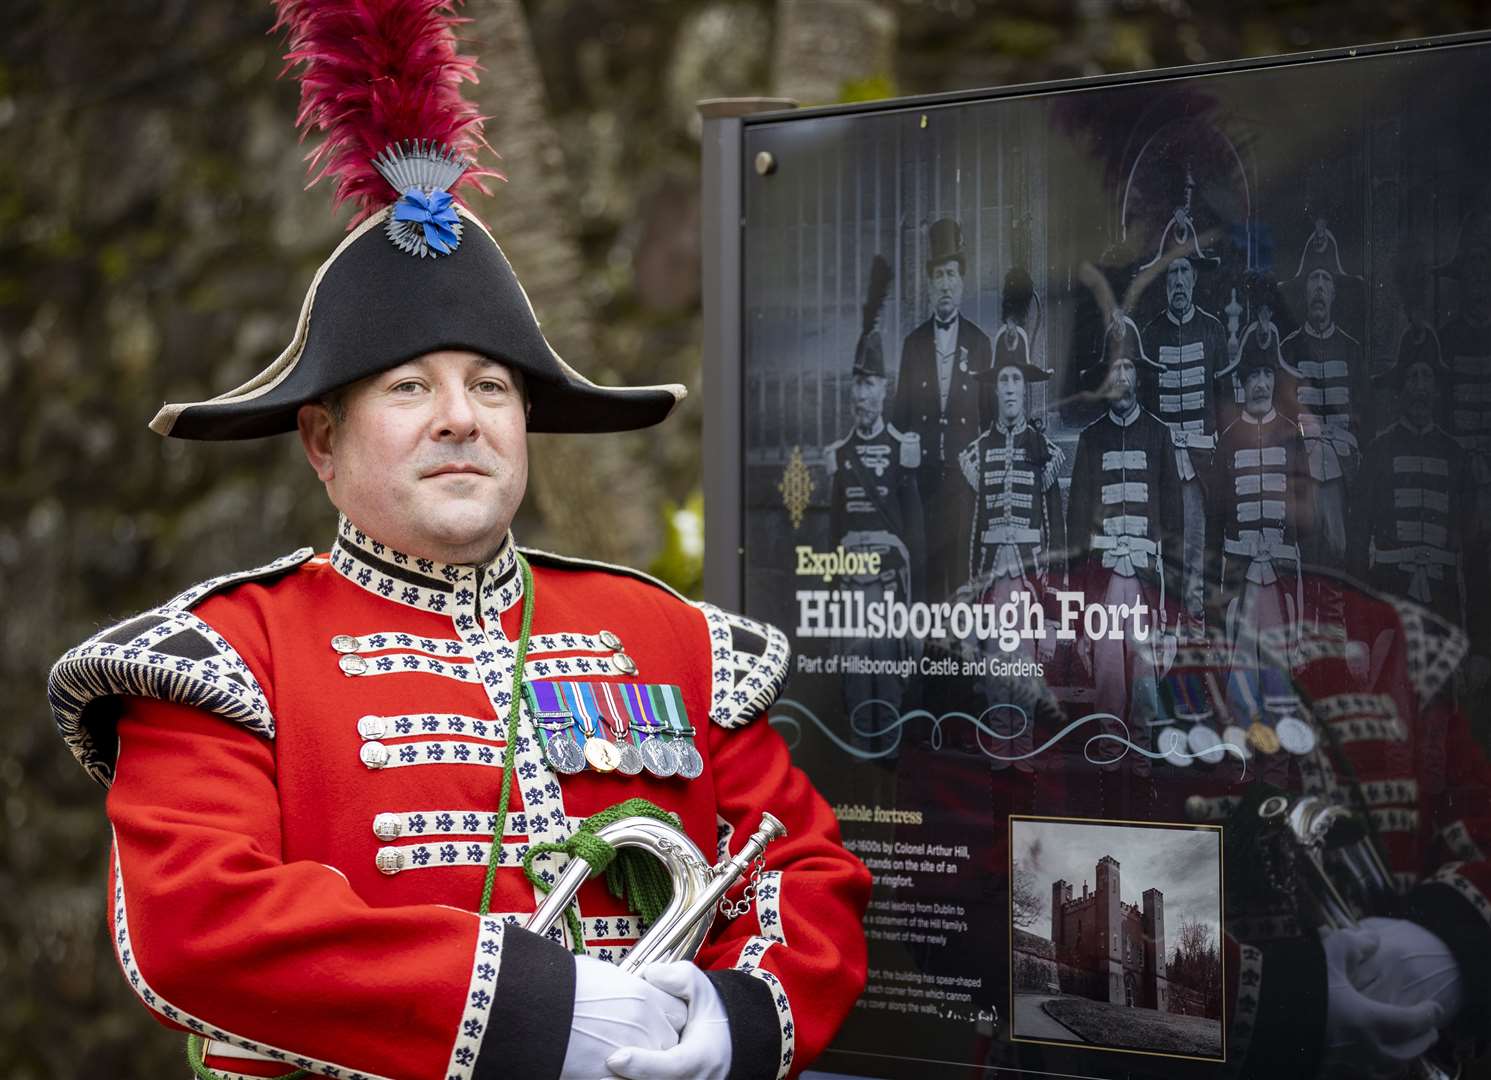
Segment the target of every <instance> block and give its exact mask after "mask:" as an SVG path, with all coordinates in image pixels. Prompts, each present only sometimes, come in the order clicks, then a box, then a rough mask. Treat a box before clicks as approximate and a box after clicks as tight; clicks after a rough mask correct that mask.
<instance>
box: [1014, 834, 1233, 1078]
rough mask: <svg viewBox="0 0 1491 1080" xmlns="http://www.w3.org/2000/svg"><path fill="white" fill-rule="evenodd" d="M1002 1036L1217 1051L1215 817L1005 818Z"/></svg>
mask: <svg viewBox="0 0 1491 1080" xmlns="http://www.w3.org/2000/svg"><path fill="white" fill-rule="evenodd" d="M1010 853H1011V858H1010V920H1011V926H1010V943H1011V957H1010V981H1011V988H1010V989H1011V1012H1012V1025H1011V1035H1012V1037H1013V1038H1015V1039H1017V1040H1030V1041H1038V1042H1059V1043H1082V1044H1086V1045H1089V1046H1092V1047H1094V1048H1104V1049H1112V1050H1127V1051H1131V1052H1141V1053H1154V1054H1165V1055H1176V1056H1183V1057H1198V1058H1206V1059H1217V1060H1220V1059H1222V1058H1224V1057H1225V1054H1224V1046H1223V1036H1222V998H1223V986H1224V983H1225V974H1224V970H1223V965H1224V960H1223V942H1222V937H1221V927H1222V881H1221V855H1222V837H1221V830H1220V829H1217V828H1214V827H1203V828H1198V827H1195V826H1189V825H1175V826H1169V825H1152V824H1134V823H1128V822H1099V821H1083V820H1053V819H1048V818H1011V819H1010Z"/></svg>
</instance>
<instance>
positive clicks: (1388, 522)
mask: <svg viewBox="0 0 1491 1080" xmlns="http://www.w3.org/2000/svg"><path fill="white" fill-rule="evenodd" d="M1453 378H1454V376H1453V372H1452V371H1451V369H1450V368H1448V367H1447V366H1446V365H1445V364H1444V361H1443V358H1442V357H1441V355H1440V342H1439V339H1438V338H1437V337H1436V336H1435V334H1434V331H1433V330H1431V329H1429V328H1428V327H1427V326H1414V327H1409V328H1408V329H1407V330H1405V331H1404V332H1403V336H1402V338H1401V340H1400V342H1399V344H1398V357H1397V361H1396V362H1395V363H1394V364H1393V366H1392V367H1391V368H1389V369H1388V370H1387V371H1384V372H1382V373H1380V374H1378V375H1377V376H1375V377H1374V380H1373V381H1374V382H1376V383H1378V384H1379V385H1381V386H1382V387H1383V388H1384V389H1385V390H1387V391H1388V392H1389V394H1390V395H1391V397H1392V398H1393V400H1395V401H1397V402H1398V404H1399V407H1400V409H1401V415H1400V416H1399V418H1398V419H1397V420H1396V421H1395V422H1394V423H1393V424H1391V425H1390V426H1389V427H1388V428H1387V429H1386V430H1384V431H1383V432H1382V434H1381V435H1379V436H1377V438H1376V439H1374V440H1373V441H1372V443H1371V444H1370V445H1369V446H1368V447H1367V449H1366V452H1365V453H1364V454H1363V455H1362V470H1361V475H1360V477H1359V478H1358V482H1357V489H1356V491H1355V492H1354V493H1353V494H1352V503H1351V509H1352V527H1351V538H1350V545H1349V549H1348V550H1349V554H1350V564H1351V570H1352V572H1353V573H1354V574H1355V575H1357V576H1358V577H1360V578H1361V579H1363V580H1364V581H1366V582H1367V583H1369V584H1370V585H1373V586H1374V587H1376V588H1379V589H1382V590H1383V591H1384V592H1387V593H1390V594H1393V595H1397V596H1406V597H1407V598H1408V599H1410V600H1413V601H1414V602H1416V603H1419V604H1422V605H1424V606H1425V607H1427V608H1428V609H1429V610H1431V611H1433V612H1434V613H1435V614H1437V615H1439V616H1441V617H1442V618H1444V619H1446V620H1448V621H1449V622H1451V623H1455V624H1458V625H1460V626H1465V625H1466V623H1467V621H1469V622H1471V623H1472V624H1474V629H1475V631H1477V632H1484V630H1485V629H1486V627H1485V625H1484V622H1485V619H1486V615H1487V610H1486V604H1485V603H1484V602H1480V603H1470V604H1467V600H1469V599H1470V598H1472V597H1476V598H1480V599H1481V600H1484V598H1485V597H1486V596H1487V588H1488V584H1491V583H1488V581H1487V579H1486V567H1485V566H1484V565H1481V564H1479V563H1477V562H1475V561H1468V560H1467V559H1466V552H1467V551H1468V550H1475V549H1476V548H1478V547H1481V546H1483V545H1484V544H1485V542H1486V537H1484V536H1482V535H1478V534H1477V533H1476V531H1475V530H1476V528H1477V523H1478V520H1479V518H1478V515H1477V514H1476V512H1475V511H1476V498H1475V497H1476V488H1477V481H1478V480H1481V479H1483V478H1482V477H1481V476H1480V475H1479V471H1480V470H1481V468H1482V463H1481V459H1479V458H1477V457H1476V456H1474V455H1472V454H1467V453H1466V452H1465V447H1464V444H1463V443H1462V442H1461V441H1460V440H1457V439H1455V438H1454V437H1453V436H1451V435H1450V434H1449V432H1447V431H1445V430H1444V428H1443V427H1441V426H1440V424H1439V422H1438V420H1437V417H1438V416H1440V415H1441V408H1442V405H1443V401H1444V396H1445V394H1446V392H1447V391H1448V390H1449V389H1450V387H1451V386H1452V385H1453ZM1471 636H1472V639H1477V640H1484V639H1481V638H1478V637H1477V633H1472V635H1471Z"/></svg>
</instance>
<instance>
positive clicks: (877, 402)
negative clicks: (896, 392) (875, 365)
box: [849, 375, 885, 432]
mask: <svg viewBox="0 0 1491 1080" xmlns="http://www.w3.org/2000/svg"><path fill="white" fill-rule="evenodd" d="M849 404H850V406H851V407H853V409H854V424H855V426H856V427H858V428H859V429H860V430H861V431H866V432H868V431H869V430H870V429H871V428H873V427H874V426H875V422H876V421H877V420H879V419H880V417H881V415H882V413H883V410H884V408H885V379H883V378H882V377H881V376H879V375H856V376H855V377H854V382H853V383H852V384H851V385H850V387H849Z"/></svg>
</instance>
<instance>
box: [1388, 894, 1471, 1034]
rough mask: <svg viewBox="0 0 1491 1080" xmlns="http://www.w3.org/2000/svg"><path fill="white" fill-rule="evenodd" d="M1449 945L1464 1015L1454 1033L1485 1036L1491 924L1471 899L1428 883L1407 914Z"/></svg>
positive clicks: (1411, 900)
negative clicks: (1458, 979) (1455, 969)
mask: <svg viewBox="0 0 1491 1080" xmlns="http://www.w3.org/2000/svg"><path fill="white" fill-rule="evenodd" d="M1404 914H1405V915H1407V917H1408V918H1409V919H1410V920H1412V921H1413V922H1416V923H1418V924H1419V925H1420V926H1422V927H1423V928H1424V929H1425V930H1428V931H1430V932H1431V933H1433V934H1434V935H1435V936H1436V937H1438V938H1439V940H1441V941H1443V942H1444V943H1445V944H1446V945H1447V946H1449V950H1450V953H1451V955H1453V956H1454V958H1455V963H1456V964H1458V965H1459V966H1460V992H1461V995H1462V997H1461V1002H1462V1004H1461V1005H1460V1015H1459V1016H1457V1017H1456V1018H1455V1023H1454V1026H1453V1027H1452V1029H1451V1030H1452V1031H1454V1032H1456V1033H1463V1034H1465V1035H1474V1036H1478V1037H1479V1036H1482V1035H1483V1034H1484V1033H1485V1030H1486V1024H1485V1021H1486V1019H1487V1017H1488V1014H1491V924H1488V923H1487V922H1486V917H1485V916H1483V915H1482V914H1481V913H1480V912H1479V911H1477V910H1476V909H1475V905H1473V904H1472V903H1471V902H1470V901H1469V900H1467V899H1466V898H1465V897H1463V896H1461V895H1460V894H1459V893H1458V892H1456V891H1455V889H1454V887H1453V886H1451V885H1446V884H1445V883H1444V882H1442V881H1427V882H1425V883H1424V884H1422V885H1419V886H1417V887H1416V888H1415V889H1414V890H1413V891H1412V892H1411V893H1409V894H1408V907H1407V910H1406V911H1405V912H1404Z"/></svg>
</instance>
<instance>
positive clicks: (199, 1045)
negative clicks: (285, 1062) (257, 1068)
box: [186, 1035, 311, 1080]
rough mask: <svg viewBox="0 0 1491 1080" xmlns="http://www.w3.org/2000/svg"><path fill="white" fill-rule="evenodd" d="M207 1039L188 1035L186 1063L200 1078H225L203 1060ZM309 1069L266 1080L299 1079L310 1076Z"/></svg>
mask: <svg viewBox="0 0 1491 1080" xmlns="http://www.w3.org/2000/svg"><path fill="white" fill-rule="evenodd" d="M206 1045H207V1040H206V1039H204V1038H202V1036H200V1035H188V1036H187V1037H186V1063H187V1064H188V1065H190V1066H191V1067H192V1073H193V1075H195V1076H196V1077H197V1078H198V1080H223V1078H222V1077H221V1076H220V1075H219V1074H217V1073H215V1072H213V1071H212V1070H211V1069H209V1068H208V1067H207V1063H206V1062H205V1061H203V1060H202V1052H203V1048H204V1047H205V1046H206ZM310 1075H311V1074H310V1070H308V1069H296V1070H295V1071H294V1072H287V1073H281V1074H280V1075H279V1076H268V1077H265V1078H264V1080H299V1077H302V1076H310Z"/></svg>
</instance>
